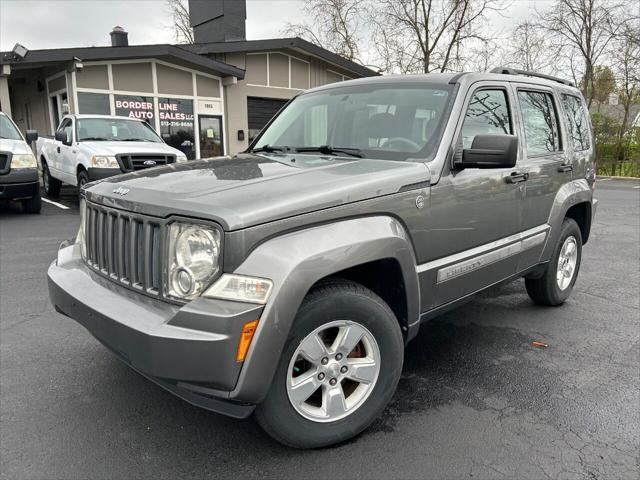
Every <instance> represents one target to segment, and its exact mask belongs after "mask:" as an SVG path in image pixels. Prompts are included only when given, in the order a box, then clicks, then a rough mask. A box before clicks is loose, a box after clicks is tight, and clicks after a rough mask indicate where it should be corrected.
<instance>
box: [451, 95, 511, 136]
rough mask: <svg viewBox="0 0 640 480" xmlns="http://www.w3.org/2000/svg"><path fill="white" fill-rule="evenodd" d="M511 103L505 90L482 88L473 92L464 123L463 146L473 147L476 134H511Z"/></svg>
mask: <svg viewBox="0 0 640 480" xmlns="http://www.w3.org/2000/svg"><path fill="white" fill-rule="evenodd" d="M511 132H512V130H511V119H510V117H509V103H508V102H507V93H506V92H505V91H504V90H480V91H477V92H475V93H474V94H473V97H471V101H470V102H469V107H468V108H467V113H466V115H465V116H464V124H463V125H462V145H463V148H471V144H472V143H473V138H474V137H475V136H476V135H487V134H511Z"/></svg>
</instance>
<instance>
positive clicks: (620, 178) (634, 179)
mask: <svg viewBox="0 0 640 480" xmlns="http://www.w3.org/2000/svg"><path fill="white" fill-rule="evenodd" d="M603 178H608V179H610V180H631V181H638V180H640V177H611V176H608V175H607V176H605V175H598V176H597V177H596V181H597V180H602V179H603Z"/></svg>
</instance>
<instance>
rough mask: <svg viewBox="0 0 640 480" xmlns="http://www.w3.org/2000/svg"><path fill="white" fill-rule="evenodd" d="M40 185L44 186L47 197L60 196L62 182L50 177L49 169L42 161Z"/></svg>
mask: <svg viewBox="0 0 640 480" xmlns="http://www.w3.org/2000/svg"><path fill="white" fill-rule="evenodd" d="M42 183H43V184H44V191H45V193H46V194H47V196H48V197H57V196H59V195H60V187H61V186H62V182H61V181H60V180H58V179H56V178H53V177H52V176H51V173H50V172H49V167H48V165H47V164H46V162H44V161H43V162H42Z"/></svg>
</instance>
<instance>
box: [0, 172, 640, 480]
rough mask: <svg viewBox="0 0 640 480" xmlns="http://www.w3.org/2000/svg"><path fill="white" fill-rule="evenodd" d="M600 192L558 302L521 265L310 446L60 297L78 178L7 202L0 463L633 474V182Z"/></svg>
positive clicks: (639, 186)
mask: <svg viewBox="0 0 640 480" xmlns="http://www.w3.org/2000/svg"><path fill="white" fill-rule="evenodd" d="M596 196H597V197H598V198H599V199H600V207H599V211H598V215H597V217H596V222H595V224H594V226H593V229H592V233H591V239H590V241H589V243H588V244H587V245H586V246H585V248H584V251H583V263H582V267H581V270H580V274H579V278H578V281H577V284H576V288H575V290H574V292H573V295H572V297H571V298H570V299H569V300H568V301H567V303H566V304H565V305H563V306H561V307H558V308H542V307H538V306H535V305H533V304H532V303H531V301H530V300H529V299H528V297H527V295H526V292H525V289H524V283H523V281H522V280H519V281H516V282H514V283H511V284H509V285H506V286H501V287H498V288H493V289H491V290H489V291H487V292H486V293H485V294H483V295H482V296H481V297H479V298H477V299H476V300H474V301H473V302H471V303H469V304H467V305H465V306H463V307H461V308H459V309H458V310H456V311H453V312H450V313H448V314H446V315H444V316H442V317H440V318H438V319H436V320H433V321H432V322H430V323H429V324H427V325H425V326H424V327H423V328H422V330H421V333H420V335H419V336H418V337H417V338H416V339H415V340H414V341H413V342H412V343H411V344H410V345H409V347H408V349H407V351H406V355H405V367H404V372H403V376H402V379H401V381H400V385H399V388H398V392H397V394H396V395H395V397H394V399H393V401H392V403H391V404H390V406H389V407H388V408H387V409H386V411H385V413H384V415H383V416H382V418H380V419H379V420H378V421H377V422H376V423H375V424H374V425H373V427H372V428H370V429H369V430H368V431H366V432H365V433H363V434H362V435H360V436H359V437H357V438H356V439H354V440H351V441H349V442H347V443H345V444H343V445H339V446H335V447H331V448H325V449H322V450H314V451H298V450H292V449H289V448H286V447H283V446H281V445H279V444H277V443H275V442H274V441H272V440H271V439H270V438H269V437H267V435H265V434H264V433H263V432H262V431H261V430H260V428H259V427H258V426H257V425H256V424H255V423H254V422H253V421H252V420H245V421H238V420H232V419H228V418H225V417H223V416H220V415H216V414H213V413H210V412H207V411H204V410H200V409H198V408H196V407H193V406H191V405H189V404H187V403H186V402H184V401H182V400H180V399H177V398H175V397H173V396H172V395H171V394H169V393H167V392H165V391H163V390H162V389H161V388H159V387H157V386H156V385H154V384H152V383H150V382H149V381H147V380H145V379H144V378H142V377H141V376H140V375H138V374H136V373H135V372H133V371H132V370H130V369H129V368H128V367H126V366H125V365H124V364H122V363H121V362H120V361H119V360H117V359H116V358H115V357H114V356H113V355H112V354H111V353H110V352H108V351H107V350H106V349H105V348H104V347H103V346H102V345H100V344H99V343H98V342H97V341H96V340H95V339H93V337H91V336H90V335H89V334H88V333H87V331H86V330H84V329H83V328H82V327H81V326H80V325H78V324H77V323H75V322H74V321H73V320H70V319H68V318H66V317H64V316H62V315H60V314H58V313H56V312H55V311H54V310H53V308H52V307H51V304H50V303H49V298H48V292H47V284H46V278H45V272H46V269H47V266H48V265H49V263H50V262H51V261H52V259H53V258H54V257H55V255H56V251H57V248H58V245H59V243H60V242H61V241H63V240H65V239H69V238H72V237H73V236H74V235H75V233H76V231H77V228H78V223H79V218H78V211H77V208H78V204H77V200H76V199H75V196H74V192H73V190H71V189H67V190H66V191H65V192H64V193H63V196H62V197H61V199H59V200H57V203H58V204H59V205H55V204H51V203H45V204H44V205H43V211H42V214H41V215H24V214H22V213H21V212H20V209H19V207H17V206H13V205H11V206H7V205H0V476H1V478H7V479H8V478H38V479H53V478H123V479H124V478H127V479H130V478H154V479H157V478H204V477H211V478H243V479H248V478H296V479H313V478H323V479H327V478H359V479H369V478H534V479H539V478H588V479H613V478H616V479H619V478H630V479H638V478H639V477H640V466H639V451H640V339H639V337H640V304H639V292H640V182H637V181H630V180H614V179H611V180H609V179H600V180H599V181H598V184H597V188H596ZM61 206H62V207H67V208H66V209H64V208H61ZM534 341H539V342H543V343H545V344H547V345H548V347H547V348H541V347H535V346H533V345H532V342H534Z"/></svg>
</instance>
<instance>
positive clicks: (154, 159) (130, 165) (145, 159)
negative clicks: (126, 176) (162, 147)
mask: <svg viewBox="0 0 640 480" xmlns="http://www.w3.org/2000/svg"><path fill="white" fill-rule="evenodd" d="M118 159H119V163H120V165H121V167H122V169H123V170H124V171H126V172H130V171H134V170H144V169H145V168H151V167H157V166H160V165H167V164H168V163H174V162H175V156H173V155H161V154H153V153H152V154H146V155H145V154H130V155H118Z"/></svg>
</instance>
